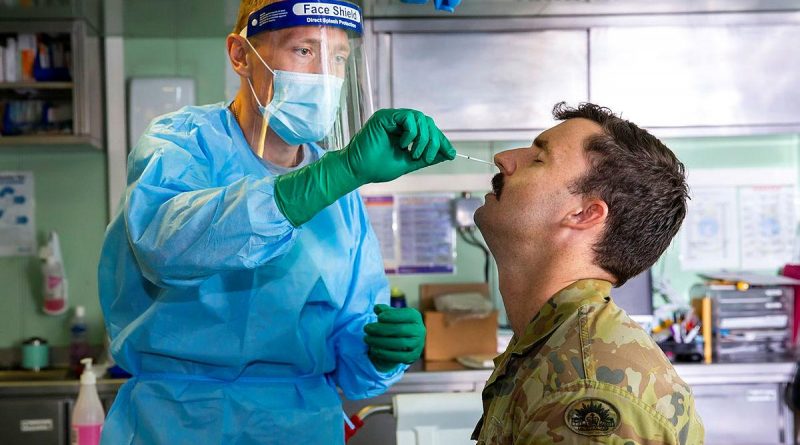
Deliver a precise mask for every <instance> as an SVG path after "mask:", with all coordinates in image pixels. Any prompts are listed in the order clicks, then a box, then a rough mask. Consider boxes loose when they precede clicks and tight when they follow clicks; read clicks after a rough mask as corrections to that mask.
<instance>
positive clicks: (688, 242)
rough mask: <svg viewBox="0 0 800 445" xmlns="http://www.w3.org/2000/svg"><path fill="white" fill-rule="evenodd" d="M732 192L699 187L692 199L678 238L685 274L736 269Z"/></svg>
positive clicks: (737, 228) (737, 248)
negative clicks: (679, 238)
mask: <svg viewBox="0 0 800 445" xmlns="http://www.w3.org/2000/svg"><path fill="white" fill-rule="evenodd" d="M737 213H738V209H737V201H736V189H735V188H733V187H699V188H694V189H692V199H691V200H690V201H689V207H688V211H687V214H686V219H685V220H684V222H683V229H682V231H683V233H682V236H681V266H682V268H683V269H685V270H697V269H721V268H723V269H724V268H736V267H738V266H739V223H738V221H737V218H738V216H737Z"/></svg>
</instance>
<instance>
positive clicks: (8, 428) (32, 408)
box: [0, 399, 69, 445]
mask: <svg viewBox="0 0 800 445" xmlns="http://www.w3.org/2000/svg"><path fill="white" fill-rule="evenodd" d="M67 408H68V400H66V399H18V400H15V399H3V400H0V438H2V443H3V444H4V445H30V444H42V445H62V444H63V445H66V444H67V443H68V440H69V430H68V422H67V410H68V409H67Z"/></svg>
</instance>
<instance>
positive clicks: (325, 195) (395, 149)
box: [275, 109, 456, 227]
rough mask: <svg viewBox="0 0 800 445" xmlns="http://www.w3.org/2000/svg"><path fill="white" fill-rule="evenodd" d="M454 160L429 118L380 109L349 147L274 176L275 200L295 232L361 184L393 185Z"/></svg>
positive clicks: (449, 149)
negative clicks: (419, 171) (418, 172)
mask: <svg viewBox="0 0 800 445" xmlns="http://www.w3.org/2000/svg"><path fill="white" fill-rule="evenodd" d="M409 145H411V148H410V151H409V150H408V149H407V147H408V146H409ZM455 156H456V151H455V149H454V148H453V146H452V144H450V141H448V140H447V138H446V137H445V136H444V134H442V132H441V130H439V129H438V128H437V127H436V124H435V123H434V122H433V119H431V118H430V117H428V116H425V115H424V114H422V113H421V112H419V111H415V110H391V109H386V110H378V111H377V112H376V113H375V114H374V115H372V117H371V118H370V119H369V120H368V121H367V123H366V124H364V127H363V128H362V129H361V131H359V132H358V133H357V134H356V135H355V137H353V140H351V141H350V143H349V144H348V145H347V147H345V148H343V149H342V150H339V151H331V152H328V153H325V155H324V156H322V158H320V160H319V161H317V162H314V163H312V164H310V165H307V166H305V167H303V168H301V169H298V170H295V171H293V172H291V173H287V174H285V175H281V176H278V178H276V179H275V201H276V202H277V204H278V208H279V209H280V211H281V212H282V213H283V214H284V216H286V218H287V219H289V222H291V223H292V225H294V226H295V227H297V226H300V225H302V224H303V223H305V222H306V221H308V220H310V219H311V218H313V217H314V215H316V214H317V213H318V212H319V211H320V210H322V209H324V208H325V207H327V206H329V205H331V204H332V203H333V202H334V201H336V200H337V199H339V198H341V197H342V196H344V195H346V194H348V193H350V192H351V191H353V190H355V189H357V188H358V187H361V186H362V185H364V184H368V183H372V182H387V181H391V180H393V179H396V178H399V177H400V176H403V175H405V174H406V173H410V172H413V171H414V170H419V169H421V168H423V167H427V166H430V165H434V164H438V163H439V162H443V161H446V160H453V159H454V158H455Z"/></svg>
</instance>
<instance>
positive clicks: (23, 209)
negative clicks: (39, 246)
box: [0, 171, 36, 256]
mask: <svg viewBox="0 0 800 445" xmlns="http://www.w3.org/2000/svg"><path fill="white" fill-rule="evenodd" d="M33 217H34V201H33V172H13V171H6V172H0V256H24V255H33V254H35V253H36V224H34V219H33Z"/></svg>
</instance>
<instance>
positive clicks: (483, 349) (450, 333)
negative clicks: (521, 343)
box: [419, 283, 497, 361]
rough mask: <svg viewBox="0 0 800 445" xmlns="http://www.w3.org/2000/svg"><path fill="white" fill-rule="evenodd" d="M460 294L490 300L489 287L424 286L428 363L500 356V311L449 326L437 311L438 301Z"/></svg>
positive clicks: (422, 299) (422, 307) (421, 292)
mask: <svg viewBox="0 0 800 445" xmlns="http://www.w3.org/2000/svg"><path fill="white" fill-rule="evenodd" d="M459 292H478V293H480V294H482V295H484V296H485V297H486V298H489V287H488V286H487V284H486V283H451V284H422V285H420V289H419V299H420V310H421V311H422V314H423V316H424V319H425V327H426V329H427V335H426V337H425V354H424V357H425V360H429V361H440V360H455V358H456V357H458V356H460V355H467V354H496V353H497V311H492V313H491V314H490V315H489V316H488V317H486V318H479V319H467V320H459V321H456V322H454V323H449V322H448V320H447V319H446V318H447V314H445V313H444V312H438V311H436V310H434V307H433V299H434V297H437V296H439V295H444V294H452V293H459Z"/></svg>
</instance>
